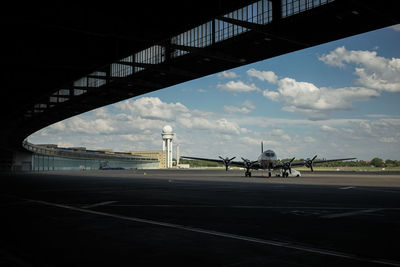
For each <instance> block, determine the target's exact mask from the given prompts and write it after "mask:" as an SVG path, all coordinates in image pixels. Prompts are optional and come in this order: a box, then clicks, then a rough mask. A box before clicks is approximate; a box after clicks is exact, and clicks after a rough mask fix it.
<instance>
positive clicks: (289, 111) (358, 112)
mask: <svg viewBox="0 0 400 267" xmlns="http://www.w3.org/2000/svg"><path fill="white" fill-rule="evenodd" d="M399 45H400V25H396V26H393V27H388V28H384V29H380V30H376V31H372V32H368V33H364V34H361V35H356V36H353V37H349V38H345V39H341V40H337V41H334V42H330V43H327V44H323V45H319V46H315V47H312V48H307V49H304V50H300V51H297V52H293V53H289V54H286V55H282V56H279V57H275V58H271V59H267V60H264V61H260V62H257V63H254V64H249V65H245V66H242V67H239V68H234V69H231V70H227V71H224V72H221V73H216V74H213V75H209V76H206V77H203V78H199V79H196V80H192V81H189V82H185V83H182V84H179V85H175V86H172V87H168V88H165V89H162V90H158V91H155V92H152V93H148V94H145V95H141V96H138V97H134V98H131V99H128V100H125V101H121V102H118V103H115V104H113V105H109V106H105V107H101V108H98V109H95V110H92V111H90V112H86V113H83V114H80V115H78V116H75V117H72V118H69V119H66V120H63V121H60V122H58V123H55V124H53V125H50V126H48V127H46V128H44V129H42V130H40V131H38V132H36V133H34V134H33V135H31V136H30V137H29V138H28V140H29V141H30V142H32V143H34V144H43V143H45V144H58V145H59V146H62V147H71V146H83V147H86V148H88V149H113V150H114V151H137V150H161V148H162V139H161V131H162V128H163V127H164V126H165V125H171V126H172V128H173V130H174V133H175V138H174V141H173V143H174V146H176V145H177V144H179V147H180V152H181V155H184V156H195V157H208V158H218V156H222V157H226V156H229V157H233V156H236V157H237V158H240V157H244V158H248V159H251V160H255V159H257V157H258V155H259V154H260V150H261V149H260V143H261V141H263V142H264V150H266V149H272V150H274V151H275V152H276V153H277V155H278V158H289V157H296V158H308V157H309V158H311V157H313V156H314V155H318V157H319V158H336V157H339V158H340V157H356V158H357V159H359V160H371V159H372V158H374V157H380V158H382V159H395V160H400V105H399V104H400V49H399ZM174 150H175V147H174Z"/></svg>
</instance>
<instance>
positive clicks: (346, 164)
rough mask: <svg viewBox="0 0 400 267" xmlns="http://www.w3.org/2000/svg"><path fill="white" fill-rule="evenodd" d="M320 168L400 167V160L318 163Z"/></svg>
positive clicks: (377, 159) (378, 159)
mask: <svg viewBox="0 0 400 267" xmlns="http://www.w3.org/2000/svg"><path fill="white" fill-rule="evenodd" d="M288 160H290V159H283V160H281V161H282V162H285V161H288ZM318 160H324V159H318V158H317V159H315V161H318ZM301 161H304V159H299V160H295V161H294V162H301ZM318 166H320V167H370V166H374V167H400V160H391V159H387V160H383V159H381V158H373V159H372V160H370V161H367V160H352V161H332V162H324V163H318Z"/></svg>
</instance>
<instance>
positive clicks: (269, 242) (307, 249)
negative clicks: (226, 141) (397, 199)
mask: <svg viewBox="0 0 400 267" xmlns="http://www.w3.org/2000/svg"><path fill="white" fill-rule="evenodd" d="M26 200H28V201H31V202H34V203H38V204H42V205H47V206H52V207H58V208H63V209H68V210H73V211H79V212H84V213H90V214H94V215H99V216H105V217H111V218H116V219H121V220H127V221H132V222H139V223H146V224H151V225H157V226H162V227H168V228H173V229H178V230H184V231H189V232H195V233H202V234H207V235H211V236H219V237H226V238H231V239H235V240H243V241H248V242H253V243H258V244H265V245H270V246H275V247H283V248H289V249H295V250H300V251H304V252H310V253H314V254H320V255H328V256H334V257H339V258H347V259H351V260H357V261H363V262H379V263H381V264H385V265H391V266H400V262H398V261H392V260H386V259H375V260H374V259H367V258H362V257H358V256H356V255H353V254H349V253H344V252H339V251H333V250H326V249H318V248H313V247H307V246H300V245H296V244H293V243H289V242H281V241H274V240H267V239H260V238H253V237H248V236H242V235H236V234H230V233H224V232H218V231H213V230H207V229H202V228H196V227H191V226H185V225H179V224H173V223H166V222H160V221H153V220H148V219H142V218H136V217H128V216H124V215H117V214H112V213H106V212H100V211H94V210H89V209H82V208H77V207H72V206H67V205H62V204H57V203H52V202H47V201H42V200H33V199H26Z"/></svg>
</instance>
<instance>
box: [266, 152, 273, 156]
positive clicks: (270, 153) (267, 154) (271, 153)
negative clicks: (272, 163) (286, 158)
mask: <svg viewBox="0 0 400 267" xmlns="http://www.w3.org/2000/svg"><path fill="white" fill-rule="evenodd" d="M265 156H267V157H274V156H275V153H274V152H265Z"/></svg>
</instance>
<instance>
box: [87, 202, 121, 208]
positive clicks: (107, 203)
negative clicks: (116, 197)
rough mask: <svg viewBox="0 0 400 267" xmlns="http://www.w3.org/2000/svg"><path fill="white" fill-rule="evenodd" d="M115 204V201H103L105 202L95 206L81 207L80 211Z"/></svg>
mask: <svg viewBox="0 0 400 267" xmlns="http://www.w3.org/2000/svg"><path fill="white" fill-rule="evenodd" d="M115 202H117V201H105V202H100V203H95V204H91V205H85V206H82V209H90V208H94V207H99V206H105V205H109V204H112V203H115Z"/></svg>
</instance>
